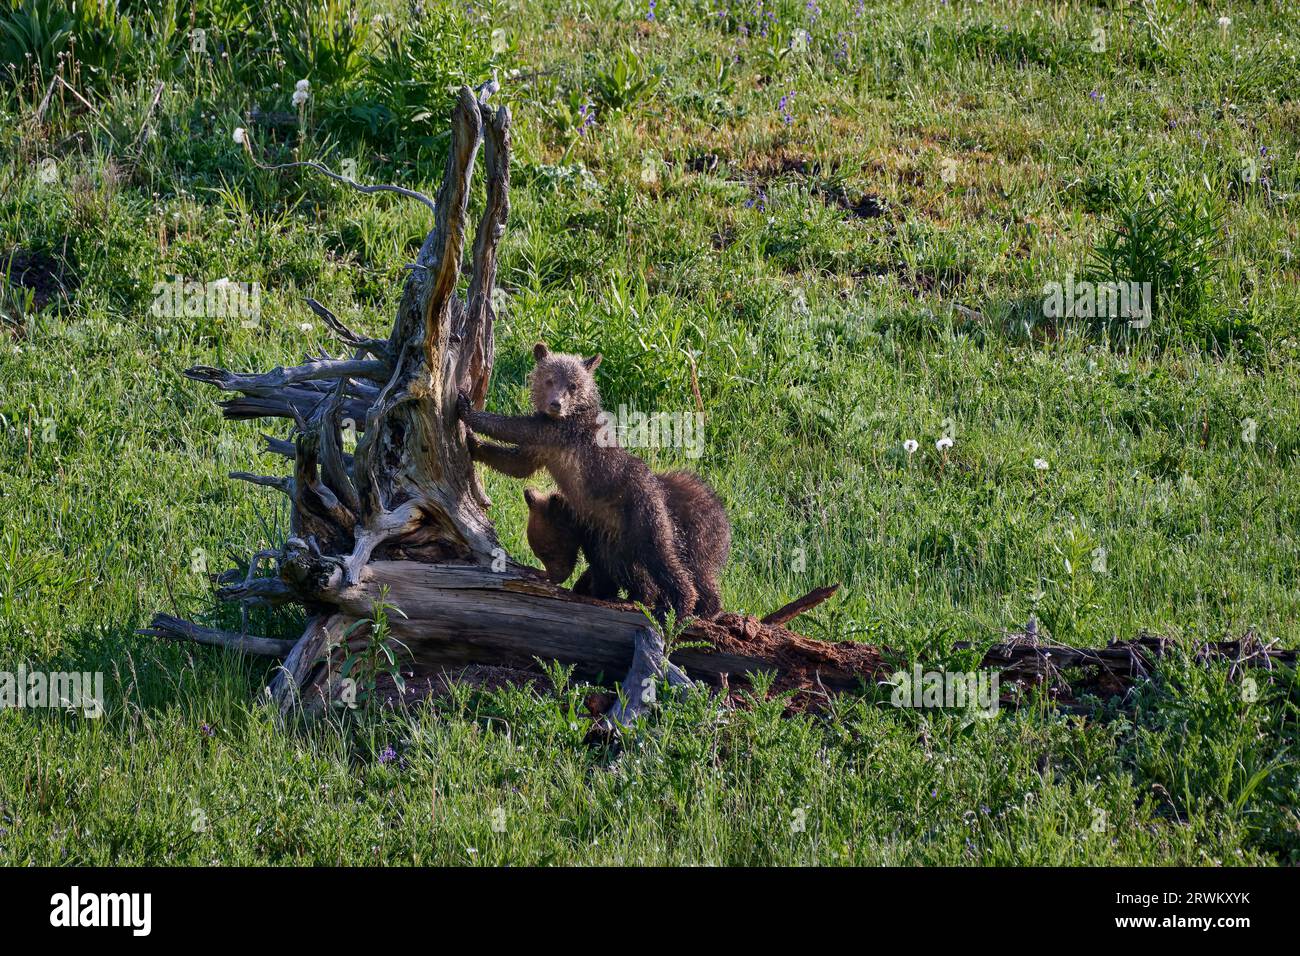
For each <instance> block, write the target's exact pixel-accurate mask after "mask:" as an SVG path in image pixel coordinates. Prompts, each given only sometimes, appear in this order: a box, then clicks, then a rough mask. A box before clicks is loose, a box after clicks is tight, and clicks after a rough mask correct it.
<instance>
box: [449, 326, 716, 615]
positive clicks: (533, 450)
mask: <svg viewBox="0 0 1300 956" xmlns="http://www.w3.org/2000/svg"><path fill="white" fill-rule="evenodd" d="M533 358H534V359H535V360H536V362H537V365H536V367H535V368H534V369H533V372H532V376H531V388H532V400H533V407H534V409H536V411H535V412H534V414H532V415H524V416H510V415H497V414H494V413H492V412H483V411H478V410H476V409H474V408H472V407H471V405H470V402H469V398H468V397H467V396H466V395H465V394H464V393H462V394H461V395H460V397H459V399H458V401H457V411H458V413H459V414H460V417H461V418H462V419H463V420H464V421H465V423H466V424H467V425H469V427H470V428H471V429H472V430H473V431H474V432H480V433H482V434H483V435H486V436H488V437H489V438H494V439H497V440H498V441H502V442H508V443H509V444H508V445H494V444H491V443H487V442H482V441H478V440H477V439H474V440H471V441H470V443H469V447H470V451H471V453H472V455H473V457H474V459H475V460H476V461H481V462H483V463H484V464H486V465H488V466H489V467H490V468H494V469H496V470H497V471H500V472H502V473H504V474H507V475H511V476H513V477H515V478H526V477H528V476H529V475H531V474H533V473H534V472H536V471H537V470H538V469H540V468H545V469H546V470H547V471H548V472H550V474H551V477H552V478H553V479H554V480H555V484H556V485H557V486H558V488H559V495H558V496H552V499H554V498H555V497H558V499H559V500H558V501H554V500H550V501H549V502H548V504H547V505H546V507H545V509H544V511H543V513H542V514H541V516H540V518H539V522H540V523H539V525H538V528H539V529H540V528H542V527H543V526H544V525H545V524H546V523H547V521H549V522H551V529H552V531H553V535H552V538H553V540H555V541H558V540H560V539H561V538H562V537H563V536H564V535H565V534H566V533H568V534H570V540H571V541H574V542H576V544H577V547H578V548H580V549H581V550H582V551H583V552H584V553H585V554H586V556H587V561H588V564H589V565H590V566H591V572H592V574H591V578H590V581H589V583H588V585H587V586H589V587H590V588H591V590H592V593H593V594H594V595H597V596H599V594H605V595H608V596H611V597H612V596H614V595H615V594H616V593H617V589H618V588H620V587H622V588H625V589H627V590H628V592H629V595H630V596H632V597H633V598H634V599H637V600H643V601H645V603H653V605H654V608H655V611H656V613H658V614H659V615H660V616H662V615H663V613H664V612H665V611H666V609H667V608H668V607H671V608H672V609H673V610H674V611H675V612H676V613H677V616H678V617H679V618H680V617H686V616H689V615H692V614H697V613H698V614H704V613H706V611H707V612H708V613H710V614H713V613H716V612H717V573H718V571H719V570H720V568H721V566H722V564H723V562H724V561H725V560H726V555H727V551H728V550H729V548H730V543H731V528H730V526H729V525H728V523H727V517H726V513H725V512H724V511H723V509H722V504H721V502H720V501H719V500H718V497H717V495H715V494H714V493H713V490H712V489H711V488H709V487H708V485H706V484H705V483H704V482H703V481H701V480H700V479H699V478H696V477H695V476H694V475H689V478H690V481H689V482H682V481H677V480H675V479H668V480H665V479H667V478H668V476H658V475H655V473H654V472H652V471H651V470H650V467H649V466H648V465H647V464H646V463H645V462H644V461H642V460H641V459H640V458H638V457H636V456H635V455H632V454H629V453H628V452H627V451H625V450H623V449H622V448H620V447H618V444H617V442H616V441H615V440H614V438H613V435H612V429H609V428H608V426H607V424H606V423H605V421H604V420H603V419H602V418H601V407H600V393H599V392H598V391H597V389H596V380H595V377H594V376H593V375H592V372H593V371H595V369H596V366H597V365H599V364H600V359H601V357H600V356H599V355H596V356H593V357H591V358H582V357H580V356H577V355H563V354H560V353H558V352H552V351H550V349H548V348H547V347H546V345H545V343H542V342H538V343H537V345H536V346H534V348H533ZM675 474H678V475H681V474H687V473H681V472H678V473H675ZM674 506H676V507H675V508H674ZM532 511H533V509H532V507H531V502H530V525H531V524H532ZM566 512H567V513H566ZM570 516H571V518H572V521H570V520H569V518H570ZM554 529H561V530H560V531H559V532H558V533H555V532H554ZM563 529H568V530H567V532H566V531H565V530H563ZM544 536H545V534H544V533H539V542H541V540H542V538H543V537H544ZM568 548H569V545H567V544H566V545H565V549H564V551H563V553H564V554H567V553H568ZM547 549H548V546H547V545H546V544H543V550H547ZM539 557H542V559H543V562H544V563H545V562H546V557H544V556H543V555H540V554H539ZM573 557H574V559H576V553H575V554H574V555H573ZM547 570H548V573H549V572H550V571H551V570H552V569H551V567H550V565H548V568H547ZM560 570H563V568H562V567H561V564H559V563H557V566H556V567H555V569H554V571H555V573H557V574H558V573H559V571H560ZM572 570H573V567H572V565H571V564H570V566H569V568H568V572H570V573H571V572H572ZM564 577H565V578H567V577H568V574H567V573H566V574H565V575H564ZM611 588H612V589H613V593H611V591H610V589H611ZM701 599H702V600H701Z"/></svg>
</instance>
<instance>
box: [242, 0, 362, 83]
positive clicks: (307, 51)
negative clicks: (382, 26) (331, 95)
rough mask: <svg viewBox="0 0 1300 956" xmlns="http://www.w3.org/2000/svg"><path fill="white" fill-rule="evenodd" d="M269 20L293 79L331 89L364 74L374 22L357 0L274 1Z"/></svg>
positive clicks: (268, 7) (268, 24)
mask: <svg viewBox="0 0 1300 956" xmlns="http://www.w3.org/2000/svg"><path fill="white" fill-rule="evenodd" d="M265 17H266V23H267V27H268V29H269V31H270V32H271V35H272V37H274V38H275V39H276V40H277V41H278V43H279V45H280V50H281V52H282V54H283V55H284V61H285V67H286V69H288V71H289V73H290V75H291V76H292V77H293V78H295V79H308V80H311V81H312V82H313V83H319V84H321V85H322V86H326V85H329V84H333V83H339V82H342V81H346V80H350V79H352V78H353V77H354V76H356V75H357V74H358V73H359V72H360V71H361V68H362V66H363V62H364V50H365V43H366V38H367V36H368V35H369V33H370V21H369V20H363V19H361V17H360V14H359V13H358V11H357V2H356V0H271V2H270V3H269V4H268V5H267V7H266V11H265Z"/></svg>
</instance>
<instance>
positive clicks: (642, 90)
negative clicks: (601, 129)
mask: <svg viewBox="0 0 1300 956" xmlns="http://www.w3.org/2000/svg"><path fill="white" fill-rule="evenodd" d="M663 74H664V69H663V67H662V66H658V67H655V68H653V69H647V68H646V65H645V64H644V63H643V62H642V60H641V57H640V56H639V55H638V54H637V52H636V51H635V50H633V49H632V48H631V47H627V48H625V49H624V50H623V52H622V53H621V54H619V56H618V57H617V58H616V59H615V60H614V62H613V64H612V65H611V66H609V67H607V68H606V69H603V70H600V71H598V72H597V73H596V78H595V80H594V82H593V84H592V89H593V91H594V93H595V96H596V102H597V103H598V104H599V105H600V106H602V107H603V108H604V109H605V110H607V111H608V112H610V113H621V112H623V111H625V110H628V109H631V108H632V107H633V106H635V105H636V104H638V103H640V102H641V101H642V100H645V99H648V98H649V97H651V96H652V95H654V92H655V90H657V89H658V88H659V83H660V82H661V81H662V79H663Z"/></svg>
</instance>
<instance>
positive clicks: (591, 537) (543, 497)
mask: <svg viewBox="0 0 1300 956" xmlns="http://www.w3.org/2000/svg"><path fill="white" fill-rule="evenodd" d="M654 480H655V481H656V482H658V483H659V485H660V486H661V487H662V488H663V491H664V496H665V499H666V501H667V503H668V511H669V514H670V515H671V517H672V521H673V527H674V544H675V546H676V548H677V556H678V558H679V559H680V560H681V562H682V564H683V565H684V566H685V567H686V569H687V571H688V572H689V573H690V575H691V579H692V582H693V583H694V584H695V590H696V592H697V599H696V603H695V612H694V613H695V614H696V616H698V617H704V618H712V617H714V616H715V615H717V614H718V612H720V611H721V610H722V595H721V591H720V589H719V581H718V578H719V576H720V574H721V572H722V566H723V565H724V564H725V563H726V561H727V555H728V552H729V551H730V550H731V526H730V524H729V523H728V522H727V514H726V512H725V511H724V510H723V507H722V501H721V500H720V499H719V498H718V496H717V494H716V493H715V492H714V490H713V489H712V488H710V487H709V486H708V484H706V483H705V482H704V481H703V480H702V479H700V478H699V477H698V476H697V475H694V474H692V473H691V472H689V471H670V472H665V473H663V474H656V475H655V476H654ZM524 500H525V501H527V502H528V544H529V546H530V547H531V548H532V549H533V553H534V554H535V555H537V557H538V558H539V559H540V560H541V562H542V564H543V565H544V566H545V568H546V574H547V577H548V578H550V579H551V580H552V581H553V582H555V583H556V584H563V583H564V582H565V581H567V580H568V579H569V575H571V574H572V573H573V569H574V567H575V566H576V564H577V559H578V552H579V551H581V552H582V553H583V555H584V556H585V557H586V559H587V565H588V567H587V570H586V571H584V572H583V574H582V576H581V577H580V578H579V579H578V581H577V583H576V584H574V586H573V590H574V591H575V592H576V593H578V594H590V595H592V596H593V597H598V598H605V599H610V598H616V597H617V596H618V591H619V589H620V588H622V589H625V590H626V591H627V594H628V598H629V599H630V600H633V601H640V602H642V603H643V604H649V605H653V604H655V603H656V601H657V594H658V589H657V588H656V587H655V585H654V582H653V581H652V580H650V579H649V577H648V576H647V575H646V574H644V573H643V572H642V571H641V570H640V569H639V568H636V567H627V566H625V565H624V564H622V563H621V562H620V560H619V556H618V555H617V554H616V553H615V554H610V553H609V549H608V548H607V547H606V546H605V543H604V541H603V539H602V537H601V536H600V535H598V534H595V533H593V532H592V531H591V530H590V529H588V528H586V527H585V526H584V525H583V524H582V522H581V521H580V520H579V519H578V517H577V515H575V514H574V512H573V509H572V508H571V507H570V506H569V503H568V502H567V501H566V500H565V499H564V496H563V495H562V494H560V493H559V492H558V491H557V492H551V493H549V494H542V493H540V492H538V491H535V490H534V489H532V488H528V489H526V490H525V491H524Z"/></svg>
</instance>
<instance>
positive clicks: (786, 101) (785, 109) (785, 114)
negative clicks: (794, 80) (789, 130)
mask: <svg viewBox="0 0 1300 956" xmlns="http://www.w3.org/2000/svg"><path fill="white" fill-rule="evenodd" d="M793 100H794V90H791V91H790V92H789V93H787V94H785V96H783V97H781V102H780V103H778V104H777V105H776V108H777V109H778V110H780V111H781V119H783V120H785V125H786V126H789V125H790V124H792V123H793V122H794V116H793V114H791V112H790V104H791V101H793Z"/></svg>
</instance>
